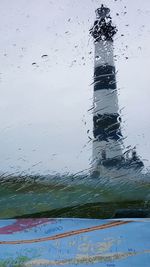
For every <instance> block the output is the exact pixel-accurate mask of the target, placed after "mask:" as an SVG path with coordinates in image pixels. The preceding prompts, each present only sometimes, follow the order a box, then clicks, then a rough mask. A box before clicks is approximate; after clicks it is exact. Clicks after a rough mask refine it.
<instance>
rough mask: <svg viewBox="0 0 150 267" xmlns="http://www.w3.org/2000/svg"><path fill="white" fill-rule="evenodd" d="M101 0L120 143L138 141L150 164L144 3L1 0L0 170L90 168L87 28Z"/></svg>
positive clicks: (148, 5)
mask: <svg viewBox="0 0 150 267" xmlns="http://www.w3.org/2000/svg"><path fill="white" fill-rule="evenodd" d="M102 3H104V4H106V5H107V6H108V7H110V9H111V14H112V17H113V21H114V23H115V24H116V25H117V27H118V33H117V35H116V37H115V42H114V46H115V55H116V56H115V59H116V68H117V71H118V73H117V81H118V92H119V106H120V110H121V114H122V117H123V125H122V127H123V133H124V136H125V137H126V139H125V146H128V145H131V146H132V147H133V146H135V145H136V146H137V151H138V154H139V155H140V156H141V157H142V158H144V159H146V160H147V161H146V165H147V166H149V162H150V156H149V151H150V137H149V132H150V123H149V115H150V104H149V99H150V88H149V83H150V75H149V70H150V60H149V58H150V46H149V43H150V23H149V17H150V1H149V0H143V1H141V0H132V1H129V0H122V1H119V0H118V1H113V0H108V1H107V0H106V1H103V2H102V1H97V0H93V1H92V0H82V1H80V0H57V1H55V0H51V1H50V0H43V1H42V0H21V1H20V0H13V1H10V0H1V1H0V18H1V23H0V34H1V38H0V62H1V65H0V95H1V97H0V122H1V123H0V161H1V165H0V166H1V167H0V168H1V172H12V173H13V172H17V171H19V172H21V171H25V172H26V173H29V172H35V173H36V172H40V173H43V174H44V173H48V172H53V171H54V172H55V171H56V172H60V173H61V172H67V171H68V172H78V171H80V170H83V169H86V168H88V167H89V165H90V160H91V153H92V151H91V146H92V142H89V138H88V136H90V137H91V138H92V112H89V111H88V110H89V109H90V108H91V107H92V96H93V86H92V85H91V83H92V78H93V58H94V54H93V52H94V46H93V41H92V39H91V37H90V36H89V28H90V27H91V26H92V24H93V21H94V19H95V9H96V8H98V7H99V6H100V5H101V4H102ZM122 35H123V36H122ZM43 55H47V56H43ZM42 56H43V57H42ZM88 130H90V131H89V133H88V134H87V131H88Z"/></svg>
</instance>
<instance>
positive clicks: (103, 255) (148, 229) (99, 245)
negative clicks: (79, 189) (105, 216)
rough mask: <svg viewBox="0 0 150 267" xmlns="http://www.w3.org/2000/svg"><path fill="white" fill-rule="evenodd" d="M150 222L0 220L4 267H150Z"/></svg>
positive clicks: (0, 240) (0, 239) (1, 252)
mask: <svg viewBox="0 0 150 267" xmlns="http://www.w3.org/2000/svg"><path fill="white" fill-rule="evenodd" d="M149 239H150V220H149V219H131V220H127V219H124V220H87V219H19V220H1V221H0V266H4V267H5V266H16V267H19V266H22V267H23V266H36V267H38V266H82V267H84V266H102V267H103V266H105V267H117V266H119V267H123V266H127V267H130V266H133V267H134V266H136V267H137V266H144V267H149V262H150V242H149Z"/></svg>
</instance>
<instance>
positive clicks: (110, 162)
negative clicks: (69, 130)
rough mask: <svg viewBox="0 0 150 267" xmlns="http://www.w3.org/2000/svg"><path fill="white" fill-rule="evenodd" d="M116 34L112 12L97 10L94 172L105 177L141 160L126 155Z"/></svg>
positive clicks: (94, 27)
mask: <svg viewBox="0 0 150 267" xmlns="http://www.w3.org/2000/svg"><path fill="white" fill-rule="evenodd" d="M116 32H117V29H116V26H114V25H113V23H112V19H111V16H110V9H109V8H107V7H105V6H104V5H101V8H98V9H97V10H96V20H95V22H94V26H93V27H92V29H91V30H90V34H91V35H92V37H93V39H94V45H95V60H94V96H93V102H94V103H93V104H94V110H93V134H94V141H93V168H92V169H93V171H94V172H98V173H101V174H103V171H105V170H106V171H107V166H109V167H113V166H117V165H118V164H119V166H122V165H124V167H125V166H128V165H130V164H129V163H130V162H134V163H135V162H136V165H137V166H138V164H139V163H138V162H139V159H138V157H137V160H136V161H135V159H134V157H133V158H132V157H131V158H130V160H127V161H126V159H125V157H124V153H123V144H122V134H121V125H120V124H121V117H120V115H119V106H118V92H117V85H116V70H115V65H114V52H113V39H114V36H115V34H116ZM135 153H136V152H135ZM140 162H141V161H140ZM142 164H143V163H141V165H142ZM139 165H140V164H139ZM104 166H105V168H104ZM142 166H143V165H142ZM101 170H102V172H101Z"/></svg>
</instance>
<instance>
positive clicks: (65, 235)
mask: <svg viewBox="0 0 150 267" xmlns="http://www.w3.org/2000/svg"><path fill="white" fill-rule="evenodd" d="M131 222H133V221H112V222H109V223H107V224H102V225H98V226H93V227H89V228H84V229H79V230H74V231H69V232H66V233H62V234H58V235H54V236H49V237H41V238H37V239H32V240H15V241H0V245H6V244H9V245H16V244H30V243H38V242H45V241H50V240H57V239H61V238H64V237H70V236H74V235H79V234H83V233H88V232H92V231H97V230H103V229H108V228H111V227H115V226H120V225H124V224H128V223H131Z"/></svg>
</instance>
